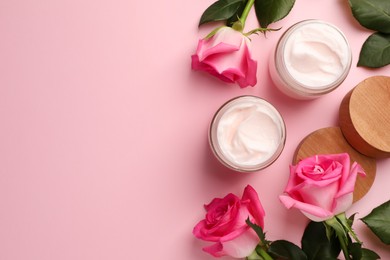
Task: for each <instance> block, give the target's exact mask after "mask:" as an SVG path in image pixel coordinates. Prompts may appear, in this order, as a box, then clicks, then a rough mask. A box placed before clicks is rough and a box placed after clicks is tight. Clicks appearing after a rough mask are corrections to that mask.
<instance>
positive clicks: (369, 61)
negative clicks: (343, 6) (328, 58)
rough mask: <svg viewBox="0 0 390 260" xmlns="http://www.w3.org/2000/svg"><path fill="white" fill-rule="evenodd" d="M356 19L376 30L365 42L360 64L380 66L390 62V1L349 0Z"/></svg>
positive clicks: (366, 26) (371, 66)
mask: <svg viewBox="0 0 390 260" xmlns="http://www.w3.org/2000/svg"><path fill="white" fill-rule="evenodd" d="M349 5H350V7H351V10H352V14H353V16H354V17H355V19H356V20H357V21H358V22H359V23H360V24H361V25H362V26H363V27H365V28H367V29H370V30H373V31H375V33H373V34H372V35H371V36H369V37H368V39H367V40H366V41H365V42H364V43H363V46H362V49H361V51H360V55H359V61H358V64H357V65H358V66H365V67H370V68H379V67H383V66H386V65H388V64H390V1H387V0H386V1H384V0H349Z"/></svg>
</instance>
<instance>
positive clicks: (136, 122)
mask: <svg viewBox="0 0 390 260" xmlns="http://www.w3.org/2000/svg"><path fill="white" fill-rule="evenodd" d="M212 2H213V1H210V0H200V1H183V0H168V1H125V0H111V1H108V0H97V1H92V0H84V1H76V0H57V1H49V0H34V1H33V0H13V1H1V2H0V37H1V38H0V122H1V128H0V259H1V260H22V259H23V260H30V259H31V260H38V259H39V260H49V259H56V260H65V259H73V260H79V259H80V260H81V259H94V260H99V259H118V260H122V259H174V260H176V259H180V260H183V259H186V260H188V259H212V257H210V256H208V255H207V254H206V253H204V252H202V250H201V247H202V246H203V245H204V244H203V242H202V241H198V240H196V239H195V238H194V237H193V235H192V228H193V226H194V225H195V224H196V223H197V222H198V221H199V220H200V219H202V218H203V216H204V211H203V204H204V203H208V202H209V201H210V200H211V199H212V198H214V197H222V196H224V195H226V194H227V193H228V192H232V193H235V194H237V195H239V196H241V193H242V190H243V188H244V187H245V186H246V185H247V184H251V185H252V186H253V187H254V188H255V189H256V190H257V191H258V193H259V196H260V199H261V201H262V203H263V206H264V208H265V210H266V214H267V216H266V219H265V231H267V236H268V239H270V240H276V239H281V238H284V239H288V240H291V241H293V242H295V243H298V244H299V241H300V237H301V235H302V231H303V228H304V226H305V224H306V222H307V219H306V218H305V217H304V216H303V215H302V214H301V213H300V212H298V211H296V210H286V209H285V208H284V207H283V206H282V205H281V204H280V203H279V201H278V198H277V197H278V195H279V194H281V193H282V191H283V189H284V186H285V184H286V182H287V178H288V165H289V163H290V161H291V159H292V155H293V152H294V149H295V147H296V146H297V144H298V143H299V142H300V141H301V140H302V138H304V137H305V136H306V135H307V134H309V133H311V132H312V131H314V130H317V129H319V128H322V127H327V126H335V125H337V124H338V123H337V120H338V115H337V113H338V107H339V104H340V102H341V99H342V97H343V96H344V95H345V94H346V93H347V92H348V91H349V90H350V89H351V88H353V87H354V86H355V85H356V84H358V83H359V82H360V81H362V80H364V79H365V78H367V77H369V76H374V75H387V76H390V67H389V66H387V67H384V68H382V69H375V70H370V69H365V68H357V67H356V63H357V60H358V55H359V51H360V47H361V46H362V44H363V42H364V40H365V39H366V38H367V37H368V35H369V34H370V33H371V32H370V31H368V30H366V29H364V28H363V27H361V26H360V25H359V24H358V23H357V22H356V21H355V20H354V19H353V17H352V15H351V12H350V9H349V7H348V5H347V1H342V0H321V1H320V0H317V1H313V0H297V2H296V5H295V6H294V8H293V10H292V11H291V13H290V15H289V16H288V17H287V18H285V19H284V20H282V21H280V22H278V23H276V24H274V25H272V27H274V28H278V27H282V29H281V30H280V31H278V32H272V33H269V34H268V35H267V37H264V36H263V35H260V36H256V35H254V36H252V37H251V38H252V43H253V53H254V56H255V57H257V58H258V73H257V76H258V84H257V85H256V86H255V87H253V88H246V89H240V88H239V87H238V86H237V85H230V84H225V83H223V82H221V81H219V80H218V79H215V78H213V77H211V76H209V75H206V74H204V73H201V72H195V71H192V70H191V68H190V56H191V54H192V53H193V52H194V51H195V49H196V45H197V41H198V38H200V37H203V36H205V35H206V34H207V33H208V32H209V31H210V30H211V29H212V28H214V26H215V25H208V26H204V27H202V28H200V29H198V27H197V24H198V21H199V18H200V16H201V14H202V12H203V11H204V10H205V9H206V8H207V7H208V6H209V5H210V4H211V3H212ZM308 18H318V19H323V20H326V21H328V22H331V23H334V24H335V25H336V26H338V27H339V28H340V29H341V30H342V31H343V32H344V33H345V34H346V36H347V38H348V40H349V42H350V44H351V47H352V50H353V57H354V58H353V65H352V68H351V72H350V74H349V76H348V77H347V79H346V80H345V82H344V83H343V84H342V85H341V86H340V87H339V88H338V89H337V90H336V91H334V92H332V93H331V94H328V95H327V96H324V97H322V98H319V99H316V100H313V101H308V102H304V101H295V100H292V99H290V98H287V97H285V96H283V95H282V94H281V93H279V92H278V91H277V90H276V89H275V88H274V86H273V84H272V82H271V81H270V77H269V74H268V68H267V66H268V58H269V54H270V49H271V48H272V46H273V45H274V44H275V42H276V41H277V40H278V38H279V37H280V35H281V34H282V32H284V30H285V29H286V28H288V27H289V26H290V25H292V24H293V23H295V22H298V21H300V20H303V19H308ZM256 26H257V24H256V21H255V18H254V13H253V12H252V13H251V14H250V17H249V18H248V23H247V27H246V28H247V30H250V29H253V28H255V27H256ZM243 94H251V95H257V96H260V97H263V98H265V99H267V100H268V101H270V102H271V103H273V104H274V105H275V106H276V108H277V109H278V110H279V111H280V112H281V114H282V115H283V117H284V119H285V122H286V125H287V131H288V133H287V143H286V147H285V149H284V151H283V153H282V154H281V156H280V158H279V159H278V160H277V161H276V162H275V163H274V164H273V165H272V166H271V167H269V168H267V169H266V170H264V171H262V172H258V173H252V174H240V173H235V172H232V171H230V170H228V169H226V168H225V167H223V166H222V165H221V164H220V163H219V162H218V161H217V160H216V159H215V158H214V157H213V155H212V153H211V152H210V149H209V146H208V143H207V129H208V125H209V122H210V120H211V117H212V115H213V114H214V112H215V111H216V110H217V108H218V107H219V106H220V105H221V104H222V103H224V102H225V101H227V100H228V99H230V98H233V97H236V96H238V95H243ZM389 171H390V159H389V160H380V161H378V171H377V178H376V180H375V183H374V185H373V187H372V189H371V190H370V192H369V193H368V194H367V195H366V196H365V197H364V198H363V199H362V200H360V201H359V202H357V203H356V204H354V206H353V207H352V208H351V209H350V211H349V212H348V214H352V213H354V212H358V215H357V217H358V218H360V217H363V216H365V215H366V214H368V213H369V212H370V211H371V209H372V208H374V207H375V206H377V205H379V204H381V203H383V202H385V201H387V200H389V199H390V193H389V188H388V187H389V186H388V185H389V183H390V173H389ZM355 229H356V231H357V233H358V235H359V236H360V238H361V239H362V240H363V241H364V243H365V247H367V248H371V249H374V250H376V251H377V252H378V253H380V255H381V256H382V259H390V248H389V247H385V246H384V245H383V244H381V242H380V241H379V240H378V239H377V238H376V237H375V236H373V235H372V234H371V232H370V231H369V230H368V229H367V228H366V227H365V226H364V225H363V224H361V221H357V223H356V225H355Z"/></svg>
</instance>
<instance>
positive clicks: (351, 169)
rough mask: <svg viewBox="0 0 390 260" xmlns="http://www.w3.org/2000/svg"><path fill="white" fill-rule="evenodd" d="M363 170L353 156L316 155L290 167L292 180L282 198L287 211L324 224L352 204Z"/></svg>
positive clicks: (289, 181) (345, 154) (344, 154)
mask: <svg viewBox="0 0 390 260" xmlns="http://www.w3.org/2000/svg"><path fill="white" fill-rule="evenodd" d="M358 173H360V174H362V175H365V173H364V171H363V169H362V167H361V166H360V165H359V164H357V163H356V162H354V163H353V164H352V166H351V164H350V159H349V155H348V154H347V153H342V154H330V155H316V156H312V157H309V158H306V159H304V160H302V161H300V162H299V163H298V164H297V165H295V166H290V179H289V180H288V184H287V187H286V189H285V192H286V193H287V194H288V195H281V196H280V197H279V198H280V200H281V202H282V203H283V204H284V205H285V206H286V207H287V208H297V209H299V210H300V211H301V212H302V213H303V214H304V215H306V216H307V217H308V218H310V219H311V220H313V221H317V222H320V221H324V220H327V219H330V218H332V217H333V216H335V215H338V214H340V213H342V212H345V211H346V210H347V209H348V208H349V207H350V206H351V205H352V199H353V191H354V188H355V181H356V177H357V174H358Z"/></svg>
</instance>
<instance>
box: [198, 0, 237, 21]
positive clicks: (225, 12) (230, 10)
mask: <svg viewBox="0 0 390 260" xmlns="http://www.w3.org/2000/svg"><path fill="white" fill-rule="evenodd" d="M243 3H244V0H219V1H217V2H215V3H213V4H212V5H210V6H209V7H208V8H207V9H206V10H205V11H204V13H203V14H202V16H201V18H200V21H199V26H200V25H202V24H205V23H208V22H215V21H223V20H227V19H229V18H231V17H232V16H234V15H235V14H236V13H237V11H238V9H239V8H240V7H241V5H242V4H243Z"/></svg>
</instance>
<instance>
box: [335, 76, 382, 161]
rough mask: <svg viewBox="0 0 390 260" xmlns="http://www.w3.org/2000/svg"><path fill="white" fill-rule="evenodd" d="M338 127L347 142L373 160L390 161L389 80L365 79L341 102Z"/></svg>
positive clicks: (378, 78) (377, 77) (376, 77)
mask: <svg viewBox="0 0 390 260" xmlns="http://www.w3.org/2000/svg"><path fill="white" fill-rule="evenodd" d="M339 112H340V113H339V117H340V118H339V124H340V127H341V130H342V132H343V134H344V136H345V138H346V139H347V141H348V142H349V143H350V144H351V145H352V146H353V147H354V148H355V149H356V150H358V151H359V152H361V153H362V154H365V155H367V156H370V157H374V158H384V157H390V77H385V76H375V77H370V78H367V79H366V80H364V81H362V82H361V83H359V84H358V85H357V86H356V87H355V88H354V89H352V90H351V91H350V92H349V93H348V94H347V95H346V96H345V97H344V99H343V101H342V102H341V105H340V111H339Z"/></svg>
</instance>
